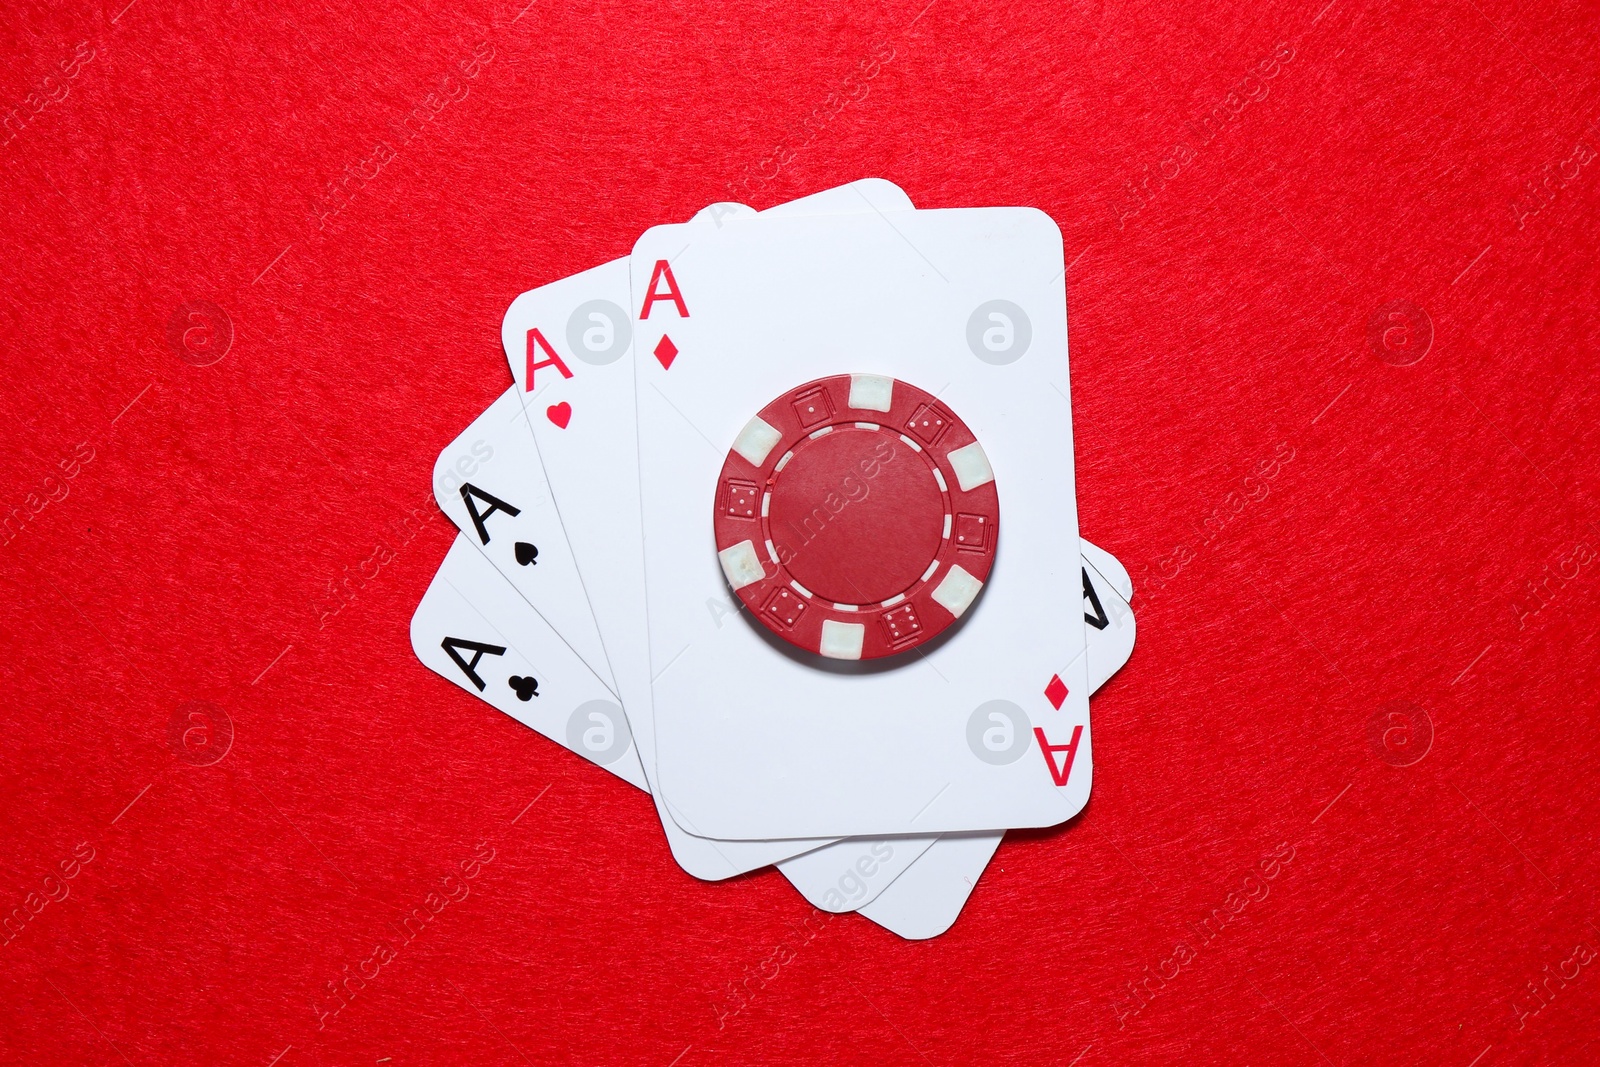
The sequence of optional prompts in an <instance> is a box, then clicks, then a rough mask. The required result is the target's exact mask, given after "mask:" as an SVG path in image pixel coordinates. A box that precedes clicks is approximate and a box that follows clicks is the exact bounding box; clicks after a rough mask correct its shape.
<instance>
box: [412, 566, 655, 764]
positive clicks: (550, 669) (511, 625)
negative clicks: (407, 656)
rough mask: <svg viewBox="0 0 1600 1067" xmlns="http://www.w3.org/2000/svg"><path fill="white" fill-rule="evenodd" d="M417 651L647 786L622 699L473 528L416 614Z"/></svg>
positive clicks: (504, 707)
mask: <svg viewBox="0 0 1600 1067" xmlns="http://www.w3.org/2000/svg"><path fill="white" fill-rule="evenodd" d="M411 647H412V649H413V650H414V651H415V652H416V654H417V658H418V659H420V660H421V661H422V662H423V663H425V664H427V666H428V668H429V669H430V670H432V671H434V673H436V674H439V675H442V676H443V677H445V678H447V679H449V680H450V681H452V682H454V683H455V684H456V685H458V686H460V687H461V688H462V689H465V690H466V691H467V692H469V693H471V694H472V695H473V696H476V697H480V698H482V699H483V700H486V701H488V702H489V703H490V704H493V705H494V706H495V707H496V708H498V709H499V710H501V711H503V712H505V713H506V714H507V715H509V716H511V717H512V718H513V719H516V720H517V721H518V722H520V723H522V724H523V725H524V726H529V727H532V728H533V729H534V730H537V731H538V732H539V733H541V734H543V735H544V736H546V737H548V738H550V740H552V741H554V742H555V743H556V744H558V745H561V746H562V747H563V748H567V749H570V750H571V751H573V752H576V753H577V754H578V755H580V756H582V757H583V758H584V759H587V760H589V761H590V762H591V763H596V764H599V765H600V766H601V767H604V768H605V769H606V770H608V771H610V772H611V773H612V774H614V775H616V776H617V777H619V778H621V779H623V780H624V781H626V782H630V783H632V784H633V785H636V786H638V787H639V788H641V789H643V788H645V777H644V769H643V767H641V766H640V764H639V754H638V750H637V749H636V748H635V747H634V745H633V739H632V737H631V736H630V735H629V732H628V723H627V719H626V718H625V717H624V716H623V714H622V708H621V706H620V705H619V704H618V703H617V700H616V697H615V696H613V695H612V693H611V691H610V690H609V689H607V688H606V686H605V683H603V682H601V681H600V678H599V677H598V676H597V675H596V674H595V673H594V672H593V671H592V670H590V669H589V668H588V666H587V665H586V664H585V663H584V662H583V660H581V659H579V658H578V655H577V653H576V652H574V651H573V650H572V646H570V645H569V644H568V643H567V642H566V641H564V640H562V639H561V638H560V637H559V636H558V635H557V634H556V632H555V631H554V630H552V629H551V628H550V625H549V624H548V623H547V622H545V620H544V619H543V618H541V617H540V615H539V613H538V612H536V611H534V610H533V608H532V607H530V606H529V604H528V602H527V601H526V600H524V599H523V597H522V595H521V594H519V593H518V592H517V590H516V589H515V588H513V587H512V586H511V584H510V583H509V582H507V581H506V579H505V578H504V577H503V576H502V575H501V573H500V572H499V571H497V570H496V569H495V567H494V565H493V564H492V563H491V562H490V561H489V558H487V557H485V556H484V554H483V553H482V552H481V551H480V550H479V549H478V548H477V547H475V546H474V544H473V543H472V541H471V540H469V539H468V537H467V535H465V534H461V535H458V536H457V537H456V539H455V543H454V544H452V545H451V546H450V551H449V552H448V553H447V554H446V555H445V558H444V562H443V563H442V564H440V566H439V571H438V573H437V574H435V575H434V577H433V582H432V583H431V584H430V585H429V586H428V591H427V593H425V594H424V595H423V597H422V602H421V603H420V604H418V605H417V610H416V613H415V614H414V615H412V617H411Z"/></svg>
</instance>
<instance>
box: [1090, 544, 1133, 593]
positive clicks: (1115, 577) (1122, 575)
mask: <svg viewBox="0 0 1600 1067" xmlns="http://www.w3.org/2000/svg"><path fill="white" fill-rule="evenodd" d="M1083 558H1084V560H1085V561H1086V562H1087V563H1088V564H1089V566H1091V567H1093V568H1094V569H1095V570H1097V571H1099V572H1100V574H1101V575H1102V576H1103V577H1104V578H1105V579H1106V581H1108V582H1110V583H1111V585H1112V588H1114V589H1116V591H1117V594H1118V595H1119V596H1121V597H1122V599H1123V600H1128V601H1131V600H1132V599H1133V579H1132V578H1131V577H1129V576H1128V568H1126V567H1124V566H1123V565H1122V561H1121V560H1120V559H1118V558H1117V557H1116V556H1113V555H1112V554H1111V553H1109V552H1107V551H1106V550H1105V549H1103V548H1101V547H1100V546H1099V545H1093V544H1090V543H1089V542H1088V541H1085V542H1083Z"/></svg>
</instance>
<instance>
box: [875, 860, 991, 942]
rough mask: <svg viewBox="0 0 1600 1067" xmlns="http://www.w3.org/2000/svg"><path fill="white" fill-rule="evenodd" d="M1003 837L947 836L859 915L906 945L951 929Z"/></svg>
mask: <svg viewBox="0 0 1600 1067" xmlns="http://www.w3.org/2000/svg"><path fill="white" fill-rule="evenodd" d="M1003 836H1004V834H1003V833H977V834H949V835H947V836H945V837H941V838H940V839H939V843H938V845H937V846H936V847H934V848H930V849H929V850H928V851H927V853H926V854H925V855H923V857H922V858H921V859H920V860H918V861H917V862H916V863H914V864H912V866H911V868H910V869H909V870H907V871H906V873H905V874H903V875H902V876H901V877H899V878H896V879H895V880H894V882H893V884H891V885H890V886H889V887H888V888H886V889H885V890H884V891H883V892H882V893H880V894H878V898H877V899H876V900H873V901H871V902H870V903H867V904H865V905H863V906H862V907H861V909H860V911H861V914H862V915H864V916H866V917H867V918H869V919H871V920H872V921H873V922H875V923H877V924H878V925H879V926H881V927H883V928H884V929H886V930H889V931H891V932H892V933H896V934H899V935H900V936H901V937H903V938H905V939H906V940H908V941H922V940H925V939H927V938H930V937H938V936H939V935H940V934H942V933H944V932H945V931H946V930H948V929H950V924H951V923H954V922H955V921H956V917H957V916H958V915H960V914H961V909H962V908H963V907H965V906H966V903H967V897H969V896H970V895H971V894H972V890H973V888H974V887H976V885H977V884H978V877H979V876H980V875H981V874H982V873H983V869H984V868H985V867H987V866H989V860H990V859H992V858H993V857H994V850H995V849H997V848H999V847H1000V839H1001V837H1003Z"/></svg>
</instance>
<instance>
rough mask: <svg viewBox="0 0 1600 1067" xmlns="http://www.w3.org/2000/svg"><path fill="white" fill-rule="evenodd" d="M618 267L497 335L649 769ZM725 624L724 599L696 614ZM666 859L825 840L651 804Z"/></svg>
mask: <svg viewBox="0 0 1600 1067" xmlns="http://www.w3.org/2000/svg"><path fill="white" fill-rule="evenodd" d="M911 206H912V205H911V202H910V200H909V199H908V198H907V197H906V195H905V194H904V193H903V192H901V191H900V190H899V189H898V188H896V187H895V186H894V185H892V184H890V183H888V182H885V181H882V180H879V179H867V180H865V181H861V182H855V183H852V184H850V185H847V186H843V187H841V188H839V189H833V190H829V191H827V192H824V193H818V194H816V195H814V196H810V197H806V198H804V199H803V200H798V201H795V202H793V203H791V204H785V205H782V206H781V207H778V208H774V209H772V211H773V212H774V213H784V212H793V213H804V212H811V213H816V212H823V211H907V210H910V209H911ZM749 214H753V212H751V211H750V210H749V209H748V208H744V207H740V206H738V205H727V204H719V205H713V206H712V207H710V208H707V209H706V210H705V211H703V212H701V214H700V216H697V218H700V219H702V220H703V221H704V222H705V223H706V224H707V225H710V226H712V227H715V226H716V225H718V224H720V223H721V222H722V221H723V220H725V219H727V218H729V217H734V216H738V215H749ZM630 302H631V297H630V293H629V288H628V263H627V260H626V259H619V260H615V261H613V262H611V263H608V264H605V265H603V266H600V267H596V268H594V269H593V270H589V271H585V272H583V273H582V274H578V275H574V276H572V277H570V278H564V279H562V280H560V281H557V282H552V283H551V284H549V285H546V286H542V287H540V288H539V289H535V290H532V291H531V292H527V293H524V294H523V295H522V296H520V297H518V298H517V300H516V301H515V302H514V303H513V304H512V305H511V308H510V309H509V310H508V311H507V312H506V317H505V321H504V324H503V326H502V339H503V341H504V343H505V348H506V355H507V358H508V360H509V361H510V364H511V370H512V374H513V376H514V377H515V378H516V382H517V385H516V388H515V391H516V393H517V395H518V397H519V398H520V401H521V402H522V403H523V404H525V405H526V408H527V413H528V420H529V423H530V426H531V428H532V431H533V435H534V437H535V439H536V440H537V442H538V451H539V454H540V457H541V458H542V461H543V464H544V470H545V473H546V476H547V477H548V479H549V484H550V487H551V491H552V493H553V494H554V497H555V500H556V503H557V507H558V509H559V510H560V512H561V516H562V522H563V523H564V525H565V526H566V528H567V531H568V535H569V539H570V544H571V545H572V550H573V553H574V556H575V558H576V559H577V563H578V568H579V571H580V573H581V574H582V577H583V581H584V585H585V588H586V590H587V592H588V595H589V602H590V605H591V607H592V609H593V613H594V618H595V621H596V623H597V624H598V628H599V631H600V635H601V639H602V643H603V644H604V646H605V648H606V651H607V654H608V660H609V662H610V664H611V666H612V672H613V677H614V678H615V679H616V682H617V686H618V692H619V695H620V696H621V697H622V701H623V704H624V706H625V707H626V708H627V714H628V717H629V720H630V724H631V725H632V727H633V731H634V734H635V737H636V739H637V741H638V744H639V745H640V748H641V751H642V752H643V760H644V762H645V764H646V766H647V767H651V768H652V773H653V764H654V756H653V753H654V730H653V714H652V708H651V701H650V664H649V646H648V638H647V630H646V627H645V607H644V557H643V552H642V548H641V546H640V537H641V533H640V521H639V496H638V447H637V435H636V409H635V402H634V394H633V365H632V361H631V359H630V358H628V354H629V351H630V348H631V339H632V332H633V326H634V322H633V316H632V315H631V314H630V313H629V312H628V311H627V310H626V309H627V308H628V306H629V304H630ZM704 610H706V611H707V612H708V617H710V618H712V619H713V621H714V622H723V623H725V624H729V625H731V624H732V623H733V622H734V621H735V620H732V619H731V618H728V617H729V616H731V615H732V614H734V612H735V611H736V605H734V603H733V602H732V601H731V598H728V597H723V598H721V599H719V600H718V601H716V602H714V603H708V604H707V605H705V606H704ZM657 807H658V812H659V814H660V815H661V817H662V825H663V828H664V829H665V831H666V834H667V838H668V842H669V844H670V845H671V847H672V853H673V856H674V858H675V859H676V860H677V861H678V863H679V864H680V865H681V866H682V867H683V868H684V870H686V871H688V872H689V873H690V874H692V875H694V876H695V877H697V878H704V879H720V878H728V877H731V876H733V875H735V874H739V873H742V872H744V871H748V870H754V869H756V868H758V867H762V866H765V865H767V864H769V863H772V862H774V861H776V860H778V859H782V858H785V857H787V856H792V855H795V854H797V853H800V852H804V851H806V850H808V849H812V848H816V847H818V846H819V845H822V844H825V843H826V839H813V840H793V841H783V842H772V843H766V842H759V843H758V842H717V841H710V840H705V839H703V838H702V837H699V836H696V835H694V834H693V833H692V832H690V830H691V829H692V828H685V827H681V826H679V825H678V823H677V822H676V821H675V820H674V819H673V817H672V815H671V814H669V812H668V811H667V809H666V807H665V806H664V805H663V804H662V803H661V802H660V800H659V799H658V802H657Z"/></svg>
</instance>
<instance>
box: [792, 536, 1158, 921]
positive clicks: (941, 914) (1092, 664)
mask: <svg viewBox="0 0 1600 1067" xmlns="http://www.w3.org/2000/svg"><path fill="white" fill-rule="evenodd" d="M1079 545H1080V547H1081V549H1082V551H1083V560H1084V566H1083V583H1084V590H1085V592H1084V598H1083V601H1084V602H1083V623H1084V626H1085V627H1087V629H1086V630H1085V636H1086V639H1087V643H1088V656H1089V688H1090V692H1091V693H1092V692H1094V691H1095V690H1098V689H1099V688H1100V687H1101V686H1102V685H1104V684H1105V682H1106V681H1107V679H1109V678H1110V677H1111V676H1112V675H1113V674H1115V673H1116V672H1117V671H1118V670H1120V669H1121V668H1122V666H1123V664H1125V663H1127V662H1128V657H1129V656H1130V655H1132V653H1133V643H1134V626H1135V624H1134V619H1133V612H1132V611H1131V610H1130V609H1129V608H1128V605H1127V602H1126V601H1124V600H1123V599H1122V598H1121V595H1120V593H1118V591H1117V590H1116V588H1115V587H1114V586H1113V585H1112V584H1111V583H1110V582H1108V581H1107V580H1106V579H1105V578H1104V577H1102V576H1101V575H1100V573H1099V572H1098V571H1097V570H1095V569H1094V568H1093V567H1091V566H1089V563H1088V560H1089V549H1090V548H1092V547H1094V546H1092V545H1090V544H1089V542H1087V541H1083V540H1080V541H1079ZM1097 551H1098V552H1099V554H1100V555H1101V557H1103V558H1107V559H1114V558H1115V557H1112V556H1111V555H1110V553H1107V552H1105V551H1104V550H1103V549H1100V550H1097ZM990 725H991V727H993V728H997V729H998V730H999V735H998V737H997V738H996V740H997V742H998V741H1003V739H1004V724H1003V723H1002V722H1000V721H998V720H996V721H993V722H991V724H990ZM1001 836H1002V834H1001V833H1000V832H995V833H992V834H953V835H949V836H943V837H933V838H928V837H894V838H885V839H882V840H871V839H867V838H859V837H853V838H849V839H847V840H845V841H840V842H838V843H837V844H833V845H829V846H827V847H824V848H820V849H817V850H815V851H813V852H808V853H806V854H805V855H804V856H797V857H795V858H794V859H791V860H785V861H784V862H782V863H779V864H778V870H779V871H781V872H782V873H783V875H784V876H785V877H789V880H790V881H791V882H795V888H797V889H799V890H800V892H801V895H802V896H804V897H805V898H806V900H807V901H809V902H810V903H811V904H812V905H813V906H814V907H817V908H821V909H822V910H823V911H835V912H837V911H854V910H860V911H861V913H862V914H863V915H867V916H868V918H870V919H872V921H873V922H876V923H877V924H878V925H880V926H883V927H885V928H887V929H889V930H892V931H893V932H895V933H897V934H900V936H902V937H908V938H922V937H933V936H934V935H935V934H940V933H943V932H944V930H945V929H947V928H948V927H949V925H950V924H951V923H953V922H955V919H956V916H957V915H959V914H960V913H961V909H962V907H963V906H964V905H965V903H966V900H967V896H968V895H969V894H970V893H971V892H972V889H973V887H974V886H975V885H977V882H978V878H979V877H980V876H981V875H982V874H983V870H984V868H985V867H986V866H987V865H988V863H989V858H990V856H991V855H992V854H993V853H994V850H995V847H996V846H998V845H999V843H1000V838H1001ZM984 840H988V841H989V844H988V845H987V848H985V847H984V845H983V843H982V842H983V841H984ZM908 853H909V854H910V860H909V862H908V861H907V860H906V858H905V857H906V856H907V854H908ZM924 855H931V856H932V859H931V860H930V861H929V862H928V864H927V866H923V864H922V857H923V856H924ZM797 868H803V869H804V871H805V874H806V881H805V884H804V887H802V884H801V883H800V882H798V881H796V880H795V879H794V878H792V877H790V871H791V870H792V869H797ZM913 871H914V872H916V873H917V877H915V878H914V879H913V880H912V881H911V882H910V883H909V884H908V885H907V886H902V887H901V889H900V891H899V892H897V893H896V894H894V895H893V896H891V897H890V898H889V899H888V900H887V901H884V902H883V903H882V904H880V905H878V906H877V907H876V908H873V909H871V913H870V914H868V911H867V907H866V906H867V905H868V904H871V903H873V902H874V901H875V900H877V899H879V897H881V896H882V895H883V894H884V893H885V892H886V891H887V890H888V889H889V887H890V886H891V885H892V884H895V883H896V882H897V880H898V878H899V877H900V875H901V874H910V873H911V872H913ZM819 889H820V892H818V891H817V890H819ZM941 923H942V924H943V925H940V924H941Z"/></svg>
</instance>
